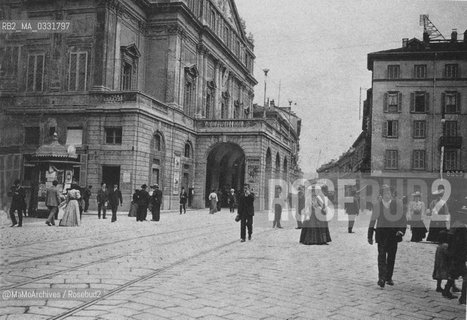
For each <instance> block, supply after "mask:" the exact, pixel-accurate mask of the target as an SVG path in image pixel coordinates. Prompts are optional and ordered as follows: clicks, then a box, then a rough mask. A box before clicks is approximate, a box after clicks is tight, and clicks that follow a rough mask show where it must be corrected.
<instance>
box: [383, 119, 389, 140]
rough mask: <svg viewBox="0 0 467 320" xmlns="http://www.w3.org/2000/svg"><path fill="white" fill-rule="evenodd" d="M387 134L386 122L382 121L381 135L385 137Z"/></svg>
mask: <svg viewBox="0 0 467 320" xmlns="http://www.w3.org/2000/svg"><path fill="white" fill-rule="evenodd" d="M387 136H388V122H387V121H384V122H383V137H387Z"/></svg>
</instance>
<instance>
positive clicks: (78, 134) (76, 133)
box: [66, 128, 121, 146]
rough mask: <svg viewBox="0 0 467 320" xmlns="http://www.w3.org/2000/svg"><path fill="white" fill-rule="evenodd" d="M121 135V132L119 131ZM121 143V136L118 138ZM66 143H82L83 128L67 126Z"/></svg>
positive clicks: (77, 144) (76, 144)
mask: <svg viewBox="0 0 467 320" xmlns="http://www.w3.org/2000/svg"><path fill="white" fill-rule="evenodd" d="M120 137H121V133H120ZM120 143H121V138H120ZM66 144H67V145H75V146H80V145H82V144H83V129H82V128H68V129H67V130H66Z"/></svg>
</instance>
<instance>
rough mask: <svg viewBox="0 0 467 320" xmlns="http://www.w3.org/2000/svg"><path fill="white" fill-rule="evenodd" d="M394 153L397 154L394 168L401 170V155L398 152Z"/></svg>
mask: <svg viewBox="0 0 467 320" xmlns="http://www.w3.org/2000/svg"><path fill="white" fill-rule="evenodd" d="M394 153H395V157H394V162H395V166H394V168H396V169H399V161H400V160H401V159H400V154H399V151H398V150H396V151H394Z"/></svg>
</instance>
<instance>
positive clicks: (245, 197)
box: [238, 184, 255, 242]
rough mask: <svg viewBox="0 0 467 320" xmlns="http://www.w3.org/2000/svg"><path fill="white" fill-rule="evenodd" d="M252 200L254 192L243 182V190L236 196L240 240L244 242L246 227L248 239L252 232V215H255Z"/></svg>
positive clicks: (253, 199)
mask: <svg viewBox="0 0 467 320" xmlns="http://www.w3.org/2000/svg"><path fill="white" fill-rule="evenodd" d="M254 201H255V195H254V193H253V192H251V191H250V186H249V185H248V184H245V185H244V186H243V192H242V193H241V194H240V195H239V197H238V215H239V216H240V238H241V242H245V237H246V228H248V240H251V235H252V233H253V216H254V215H255V208H254V206H253V202H254Z"/></svg>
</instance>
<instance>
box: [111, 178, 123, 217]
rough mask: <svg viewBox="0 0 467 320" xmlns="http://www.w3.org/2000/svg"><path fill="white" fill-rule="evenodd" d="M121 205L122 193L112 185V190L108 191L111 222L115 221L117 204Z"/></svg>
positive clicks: (116, 186)
mask: <svg viewBox="0 0 467 320" xmlns="http://www.w3.org/2000/svg"><path fill="white" fill-rule="evenodd" d="M119 203H120V206H121V205H122V204H123V198H122V193H121V191H120V190H119V189H118V185H116V184H114V186H113V189H112V190H110V191H109V205H110V209H111V210H112V222H115V221H117V209H118V204H119Z"/></svg>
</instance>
